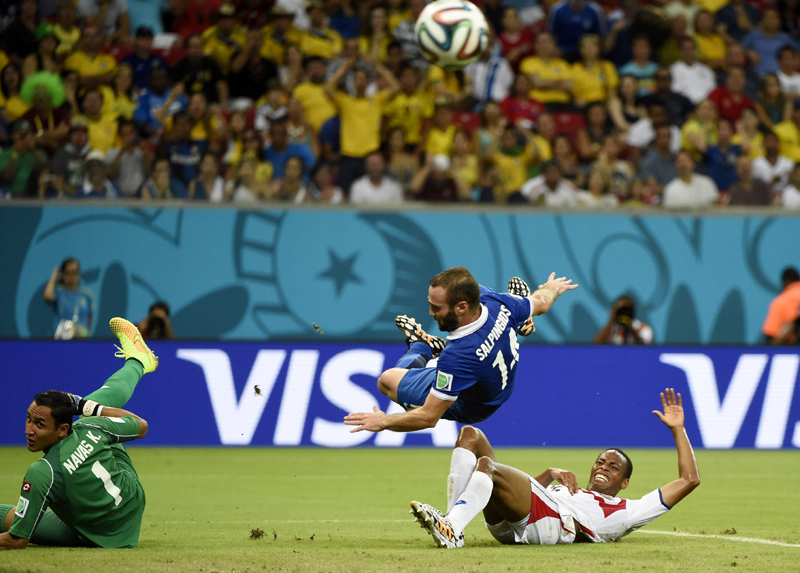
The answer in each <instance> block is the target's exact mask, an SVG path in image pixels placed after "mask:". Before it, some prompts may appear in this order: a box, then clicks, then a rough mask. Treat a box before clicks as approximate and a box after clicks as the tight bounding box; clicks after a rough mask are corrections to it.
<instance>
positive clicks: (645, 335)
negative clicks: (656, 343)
mask: <svg viewBox="0 0 800 573" xmlns="http://www.w3.org/2000/svg"><path fill="white" fill-rule="evenodd" d="M592 342H594V343H595V344H617V345H622V344H652V343H653V329H652V328H650V325H649V324H647V323H644V322H642V321H641V320H639V319H637V318H636V302H635V301H634V300H633V299H632V298H631V297H629V296H621V297H619V298H618V299H617V300H616V301H615V302H614V304H613V305H612V307H611V316H610V317H609V320H608V323H607V324H606V325H605V326H604V327H603V328H602V329H600V332H598V333H597V334H596V335H595V337H594V338H593V339H592Z"/></svg>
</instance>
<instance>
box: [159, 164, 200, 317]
mask: <svg viewBox="0 0 800 573" xmlns="http://www.w3.org/2000/svg"><path fill="white" fill-rule="evenodd" d="M206 155H208V154H206ZM157 308H160V309H161V310H163V311H164V314H166V315H167V316H169V305H168V304H167V303H166V302H164V301H163V300H157V301H156V302H154V303H153V304H151V305H150V310H149V311H148V314H149V313H151V312H153V311H154V310H155V309H157Z"/></svg>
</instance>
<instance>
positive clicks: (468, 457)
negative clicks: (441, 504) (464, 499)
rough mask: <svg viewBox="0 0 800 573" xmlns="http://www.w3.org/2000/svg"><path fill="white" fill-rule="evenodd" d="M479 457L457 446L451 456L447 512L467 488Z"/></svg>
mask: <svg viewBox="0 0 800 573" xmlns="http://www.w3.org/2000/svg"><path fill="white" fill-rule="evenodd" d="M477 463H478V458H477V457H475V454H473V453H472V452H471V451H470V450H468V449H466V448H455V449H454V450H453V457H452V458H450V475H448V476H447V513H450V510H451V509H453V504H455V502H456V500H457V499H458V498H459V496H460V495H461V494H462V493H464V490H465V489H466V488H467V484H468V483H469V479H470V478H471V477H472V472H474V471H475V464H477Z"/></svg>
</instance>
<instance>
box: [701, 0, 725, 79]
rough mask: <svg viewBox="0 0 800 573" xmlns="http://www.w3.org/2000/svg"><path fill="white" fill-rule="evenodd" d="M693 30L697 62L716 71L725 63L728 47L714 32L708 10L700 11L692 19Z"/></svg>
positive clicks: (712, 21)
mask: <svg viewBox="0 0 800 573" xmlns="http://www.w3.org/2000/svg"><path fill="white" fill-rule="evenodd" d="M694 30H695V32H694V41H695V43H696V44H697V61H698V62H702V63H704V64H705V65H707V66H708V67H709V68H711V69H712V70H715V71H716V70H718V69H719V68H720V67H722V65H723V64H724V63H725V56H726V55H727V53H728V45H727V44H726V43H725V40H724V39H723V37H722V36H720V35H719V34H717V33H716V32H715V31H714V17H713V16H712V15H711V13H710V12H709V11H708V10H700V11H699V12H698V13H697V15H696V16H695V17H694Z"/></svg>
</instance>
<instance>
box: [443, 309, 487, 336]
mask: <svg viewBox="0 0 800 573" xmlns="http://www.w3.org/2000/svg"><path fill="white" fill-rule="evenodd" d="M488 319H489V309H488V308H486V305H485V304H483V303H481V316H480V318H478V320H476V321H475V322H470V323H469V324H468V325H466V326H462V327H460V328H456V329H455V330H454V331H452V332H451V333H450V334H448V335H447V340H458V339H459V338H464V337H465V336H467V335H470V334H472V333H473V332H478V330H479V329H480V327H481V326H483V325H484V324H486V321H487V320H488Z"/></svg>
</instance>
